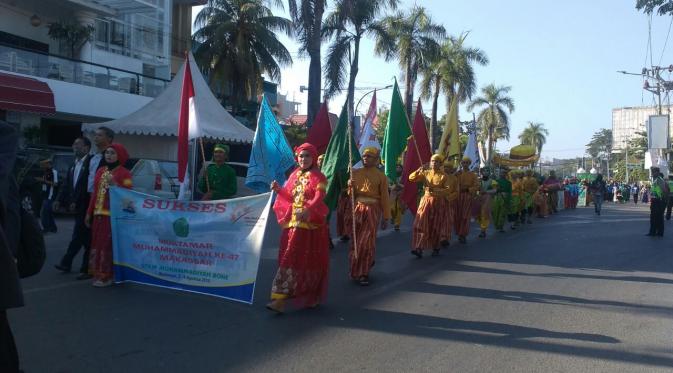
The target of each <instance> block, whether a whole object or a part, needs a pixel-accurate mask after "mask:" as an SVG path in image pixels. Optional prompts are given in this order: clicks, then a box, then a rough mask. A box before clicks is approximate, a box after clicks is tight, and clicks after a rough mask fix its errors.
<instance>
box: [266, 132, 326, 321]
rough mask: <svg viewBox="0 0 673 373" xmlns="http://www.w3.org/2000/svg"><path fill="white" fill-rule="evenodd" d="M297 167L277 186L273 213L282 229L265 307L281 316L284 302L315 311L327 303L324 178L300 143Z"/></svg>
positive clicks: (312, 154)
mask: <svg viewBox="0 0 673 373" xmlns="http://www.w3.org/2000/svg"><path fill="white" fill-rule="evenodd" d="M296 155H297V163H298V164H299V167H297V168H296V169H295V170H294V171H293V172H292V174H291V175H290V177H289V178H288V180H287V182H285V184H284V185H283V186H282V187H281V186H280V184H278V182H277V181H275V180H274V181H273V182H272V183H271V190H273V191H274V192H276V193H278V198H277V199H276V202H275V203H274V205H273V211H274V212H275V214H276V218H277V219H278V224H279V225H280V226H281V227H282V228H283V231H282V233H281V239H280V250H279V251H278V271H277V272H276V275H275V277H274V279H273V285H272V287H271V302H270V303H268V304H267V305H266V307H267V308H268V309H269V310H271V311H274V312H276V313H283V312H284V311H285V306H286V303H287V302H288V301H291V302H292V303H293V304H294V305H296V306H298V307H307V308H314V307H316V306H318V305H319V304H320V303H321V302H323V301H324V300H325V296H326V295H327V281H328V270H329V249H328V233H327V224H326V222H327V214H328V213H329V209H328V208H327V205H326V204H325V202H324V201H323V199H324V198H325V190H326V187H327V179H326V178H325V175H323V174H322V173H321V172H320V170H319V169H318V167H317V165H316V162H317V159H318V151H317V149H316V148H315V146H313V145H311V144H309V143H304V144H302V145H300V146H298V147H297V148H296Z"/></svg>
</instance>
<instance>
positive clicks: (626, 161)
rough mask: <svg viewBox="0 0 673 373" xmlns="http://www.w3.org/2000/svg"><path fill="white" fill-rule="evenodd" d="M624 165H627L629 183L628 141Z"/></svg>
mask: <svg viewBox="0 0 673 373" xmlns="http://www.w3.org/2000/svg"><path fill="white" fill-rule="evenodd" d="M624 165H626V183H627V184H628V183H629V144H628V142H627V143H626V158H625V159H624Z"/></svg>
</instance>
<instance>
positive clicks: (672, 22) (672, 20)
mask: <svg viewBox="0 0 673 373" xmlns="http://www.w3.org/2000/svg"><path fill="white" fill-rule="evenodd" d="M671 26H673V14H671V22H670V23H669V24H668V32H667V33H666V41H665V42H664V48H663V49H662V50H661V57H659V64H658V65H659V66H661V61H662V60H663V59H664V51H666V44H668V37H669V36H670V35H671Z"/></svg>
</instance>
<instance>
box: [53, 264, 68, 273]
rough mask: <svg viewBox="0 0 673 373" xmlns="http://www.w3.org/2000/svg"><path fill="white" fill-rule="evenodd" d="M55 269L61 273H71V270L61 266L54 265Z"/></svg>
mask: <svg viewBox="0 0 673 373" xmlns="http://www.w3.org/2000/svg"><path fill="white" fill-rule="evenodd" d="M54 268H56V269H58V270H59V271H61V272H63V273H69V272H70V268H68V267H64V266H62V265H60V264H54Z"/></svg>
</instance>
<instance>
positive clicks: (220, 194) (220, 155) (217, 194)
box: [198, 144, 237, 201]
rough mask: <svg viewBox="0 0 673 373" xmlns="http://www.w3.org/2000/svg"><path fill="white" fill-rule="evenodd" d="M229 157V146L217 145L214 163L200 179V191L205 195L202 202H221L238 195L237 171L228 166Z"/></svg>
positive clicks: (203, 172)
mask: <svg viewBox="0 0 673 373" xmlns="http://www.w3.org/2000/svg"><path fill="white" fill-rule="evenodd" d="M228 155H229V146H228V145H224V144H217V145H215V148H214V149H213V163H211V164H209V165H208V166H207V167H206V169H205V170H203V171H202V175H201V177H200V178H199V185H198V186H199V191H201V192H202V193H204V194H203V197H202V200H204V201H211V200H220V199H227V198H232V197H233V196H234V195H236V190H237V180H236V171H234V169H233V168H232V167H231V166H229V165H228V164H226V163H225V162H226V161H227V157H228Z"/></svg>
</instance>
